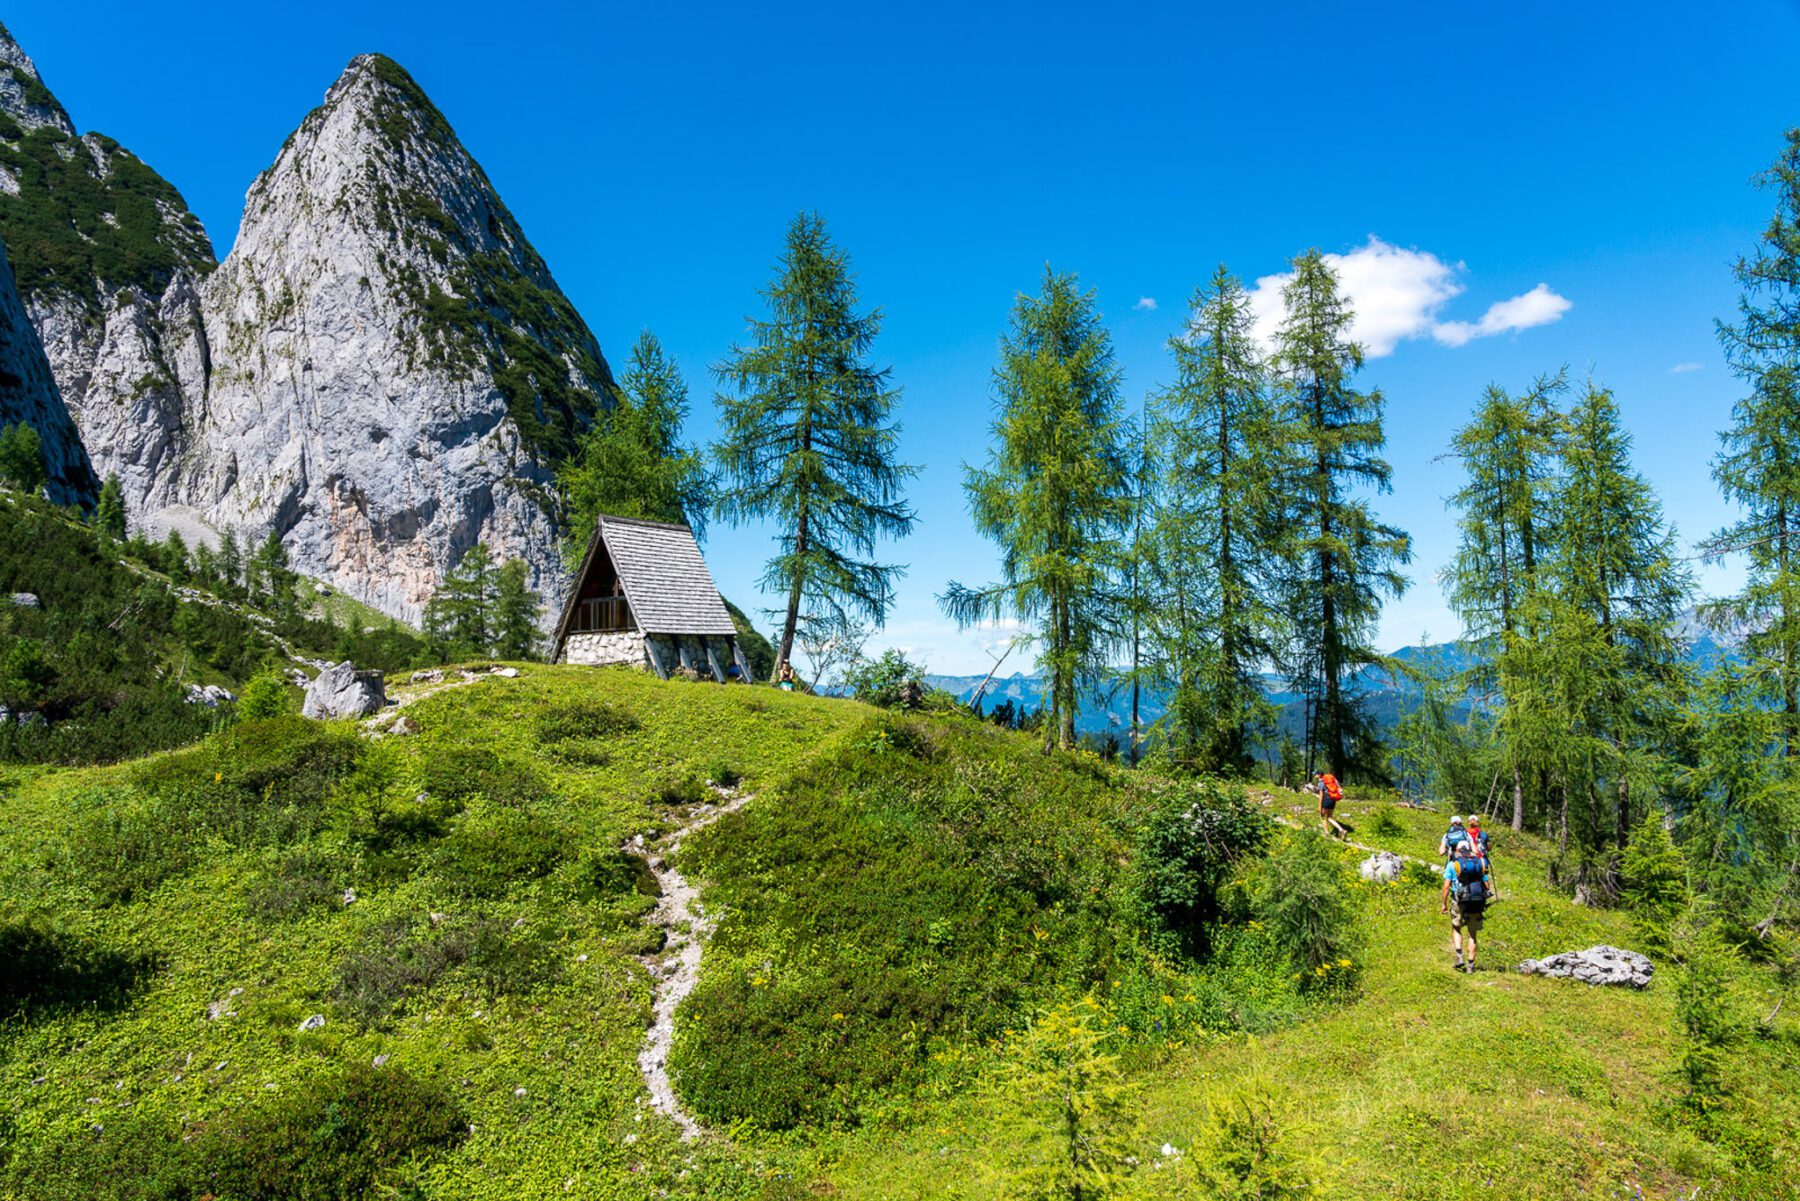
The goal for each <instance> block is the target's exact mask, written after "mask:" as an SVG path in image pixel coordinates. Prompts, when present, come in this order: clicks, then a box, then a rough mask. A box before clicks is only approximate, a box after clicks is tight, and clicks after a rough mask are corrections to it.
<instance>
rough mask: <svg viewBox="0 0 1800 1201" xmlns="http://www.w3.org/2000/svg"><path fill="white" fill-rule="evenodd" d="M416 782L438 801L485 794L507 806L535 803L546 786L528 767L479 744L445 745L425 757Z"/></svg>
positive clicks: (467, 799)
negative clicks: (463, 745) (477, 745)
mask: <svg viewBox="0 0 1800 1201" xmlns="http://www.w3.org/2000/svg"><path fill="white" fill-rule="evenodd" d="M419 783H420V785H421V786H422V787H423V788H424V789H425V791H426V792H427V793H429V794H430V795H431V796H432V797H434V798H437V799H440V800H446V801H459V802H466V801H470V800H474V799H475V798H477V797H485V798H486V799H487V800H489V801H492V802H493V803H494V804H496V805H507V806H519V805H530V804H534V803H535V802H537V801H540V800H542V799H543V797H544V795H545V789H546V786H545V784H544V781H543V780H542V779H541V778H540V777H539V776H538V774H537V773H536V772H534V771H532V770H531V769H530V768H529V767H527V766H525V765H524V764H522V763H520V762H518V761H517V760H515V759H510V758H502V757H501V756H500V755H497V754H495V753H494V752H493V751H490V750H487V749H485V748H482V747H448V748H445V749H443V750H440V751H437V752H436V753H434V754H432V755H430V756H428V757H427V758H426V759H425V760H424V761H423V762H421V763H420V765H419Z"/></svg>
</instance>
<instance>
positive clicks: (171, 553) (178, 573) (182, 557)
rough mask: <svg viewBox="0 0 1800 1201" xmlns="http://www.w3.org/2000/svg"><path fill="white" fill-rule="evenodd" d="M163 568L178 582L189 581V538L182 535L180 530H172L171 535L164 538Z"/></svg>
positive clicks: (165, 572)
mask: <svg viewBox="0 0 1800 1201" xmlns="http://www.w3.org/2000/svg"><path fill="white" fill-rule="evenodd" d="M162 569H163V572H164V574H166V575H167V576H168V577H169V578H170V579H171V580H174V581H175V582H176V583H177V584H185V583H187V581H188V545H187V539H185V538H183V537H182V536H181V531H180V530H170V531H169V536H168V537H167V538H165V539H163V544H162Z"/></svg>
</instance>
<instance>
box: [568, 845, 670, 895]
mask: <svg viewBox="0 0 1800 1201" xmlns="http://www.w3.org/2000/svg"><path fill="white" fill-rule="evenodd" d="M575 878H576V881H577V887H576V891H577V893H578V894H579V895H580V896H581V898H582V899H593V900H603V901H605V900H615V899H617V898H619V897H624V896H629V895H631V894H633V893H636V894H637V895H639V896H646V897H654V896H660V895H662V888H661V887H660V886H659V885H658V884H657V882H656V874H655V873H654V872H652V871H651V870H650V864H649V863H648V862H646V861H645V859H644V857H643V856H642V855H633V854H631V853H630V852H628V851H621V850H617V849H613V850H604V851H589V852H587V853H586V854H584V855H582V857H581V862H580V863H578V864H576V865H575Z"/></svg>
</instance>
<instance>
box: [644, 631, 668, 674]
mask: <svg viewBox="0 0 1800 1201" xmlns="http://www.w3.org/2000/svg"><path fill="white" fill-rule="evenodd" d="M644 654H645V655H647V656H648V657H649V659H650V669H651V670H652V671H654V672H655V673H656V676H657V678H658V679H660V680H666V679H668V678H669V669H668V668H667V667H666V666H664V664H663V661H662V653H661V652H660V651H658V650H657V649H656V635H655V634H645V635H644Z"/></svg>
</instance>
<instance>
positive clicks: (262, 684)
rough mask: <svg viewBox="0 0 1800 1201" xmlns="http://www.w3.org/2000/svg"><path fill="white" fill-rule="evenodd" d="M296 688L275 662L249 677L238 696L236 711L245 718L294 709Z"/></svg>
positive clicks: (271, 715)
mask: <svg viewBox="0 0 1800 1201" xmlns="http://www.w3.org/2000/svg"><path fill="white" fill-rule="evenodd" d="M295 693H296V689H295V688H294V686H293V685H292V684H291V683H289V681H288V678H287V674H286V673H285V672H283V671H282V670H281V668H280V667H278V666H276V665H275V664H272V663H271V664H270V665H269V666H267V667H265V668H263V669H262V670H261V671H259V672H257V673H256V674H255V675H254V676H252V677H250V681H249V683H247V684H245V685H244V691H243V693H242V695H240V696H239V697H238V706H237V713H238V716H239V717H241V718H245V719H257V718H264V717H280V716H282V715H283V714H287V713H292V712H293V711H294V707H295V706H294V699H295Z"/></svg>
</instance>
